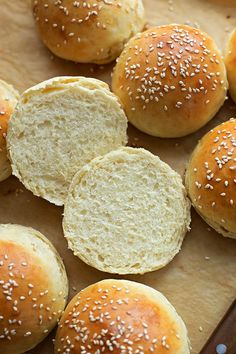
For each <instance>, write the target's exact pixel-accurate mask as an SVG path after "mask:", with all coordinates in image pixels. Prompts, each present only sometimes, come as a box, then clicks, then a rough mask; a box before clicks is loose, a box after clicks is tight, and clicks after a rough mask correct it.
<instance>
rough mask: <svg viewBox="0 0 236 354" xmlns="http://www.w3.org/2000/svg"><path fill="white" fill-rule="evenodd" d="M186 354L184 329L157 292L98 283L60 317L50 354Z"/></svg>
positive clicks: (124, 282) (133, 285)
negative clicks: (52, 352)
mask: <svg viewBox="0 0 236 354" xmlns="http://www.w3.org/2000/svg"><path fill="white" fill-rule="evenodd" d="M77 353H80V354H87V353H96V354H101V353H106V354H107V353H114V354H121V353H124V354H125V353H127V354H131V353H135V354H146V353H153V354H166V353H168V354H189V353H190V349H189V340H188V334H187V330H186V327H185V324H184V322H183V320H182V319H181V317H180V316H179V315H178V314H177V312H176V310H175V309H174V307H173V306H172V305H171V304H170V303H169V301H168V300H167V299H166V298H165V297H164V295H162V294H161V293H160V292H158V291H156V290H154V289H152V288H150V287H148V286H145V285H142V284H138V283H135V282H131V281H127V280H111V279H108V280H103V281H101V282H98V283H96V284H93V285H91V286H89V287H87V288H86V289H84V290H82V291H81V292H80V293H79V294H78V295H76V296H75V297H74V298H73V299H72V300H71V302H70V303H69V305H68V307H67V308H66V310H65V313H64V314H63V316H62V318H61V321H60V323H59V328H58V331H57V335H56V341H55V354H77Z"/></svg>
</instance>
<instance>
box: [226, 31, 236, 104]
mask: <svg viewBox="0 0 236 354" xmlns="http://www.w3.org/2000/svg"><path fill="white" fill-rule="evenodd" d="M225 64H226V69H227V75H228V80H229V92H230V96H231V97H232V99H233V100H234V102H236V29H235V30H234V31H233V32H232V33H231V35H230V37H229V39H228V42H227V50H226V55H225Z"/></svg>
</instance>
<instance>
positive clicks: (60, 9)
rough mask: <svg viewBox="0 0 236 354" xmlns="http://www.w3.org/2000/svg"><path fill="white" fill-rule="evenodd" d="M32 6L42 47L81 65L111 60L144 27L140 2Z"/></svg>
mask: <svg viewBox="0 0 236 354" xmlns="http://www.w3.org/2000/svg"><path fill="white" fill-rule="evenodd" d="M32 7H33V13H34V18H35V21H36V25H37V28H38V31H39V34H40V36H41V38H42V40H43V42H44V44H45V45H46V46H47V47H48V48H49V49H50V50H51V51H52V52H53V53H54V54H55V55H57V56H59V57H61V58H64V59H69V60H73V61H76V62H80V63H96V64H105V63H109V62H111V61H113V60H114V59H116V58H117V57H118V56H119V55H120V53H121V51H122V49H123V48H124V43H125V42H127V41H128V40H129V38H131V37H132V36H133V35H135V34H136V33H137V32H140V31H141V30H142V29H143V27H144V24H145V15H144V8H143V4H142V0H86V1H83V0H80V1H71V0H63V1H54V0H32Z"/></svg>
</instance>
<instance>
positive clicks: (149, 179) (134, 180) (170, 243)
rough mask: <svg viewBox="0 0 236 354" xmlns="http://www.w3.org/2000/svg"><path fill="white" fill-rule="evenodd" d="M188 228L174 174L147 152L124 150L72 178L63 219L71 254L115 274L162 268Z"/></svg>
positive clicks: (181, 192) (187, 209) (180, 185)
mask: <svg viewBox="0 0 236 354" xmlns="http://www.w3.org/2000/svg"><path fill="white" fill-rule="evenodd" d="M189 224H190V202H189V200H188V198H187V195H186V191H185V188H184V186H183V183H182V179H181V177H180V176H179V175H178V173H176V172H175V171H174V170H172V168H171V167H170V166H168V165H167V164H166V163H164V162H163V161H161V160H160V159H159V157H157V156H155V155H153V154H151V153H150V152H149V151H146V150H144V149H133V148H129V147H125V148H121V149H119V150H116V151H112V152H110V153H108V154H106V155H105V156H102V157H98V158H96V159H94V160H92V161H91V162H90V163H89V164H87V165H86V166H84V168H82V169H81V170H80V171H79V172H78V173H77V174H76V175H75V177H74V178H73V181H72V184H71V186H70V189H69V193H68V198H67V200H66V203H65V211H64V220H63V228H64V234H65V237H66V238H67V240H68V243H69V247H70V249H71V250H72V251H73V252H74V254H75V255H76V256H78V257H80V258H81V259H82V260H83V261H84V262H86V263H87V264H89V265H91V266H93V267H95V268H97V269H99V270H101V271H104V272H109V273H118V274H139V273H141V274H142V273H146V272H150V271H154V270H157V269H160V268H162V267H164V266H165V265H166V264H168V263H169V262H170V261H171V260H172V259H173V258H174V256H175V255H176V254H177V253H178V252H179V251H180V249H181V245H182V242H183V239H184V237H185V235H186V233H187V231H188V230H189Z"/></svg>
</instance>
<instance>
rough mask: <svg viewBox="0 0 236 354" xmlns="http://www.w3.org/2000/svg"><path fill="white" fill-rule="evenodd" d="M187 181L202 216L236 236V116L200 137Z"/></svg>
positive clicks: (226, 234) (193, 200)
mask: <svg viewBox="0 0 236 354" xmlns="http://www.w3.org/2000/svg"><path fill="white" fill-rule="evenodd" d="M185 184H186V188H187V191H188V195H189V197H190V199H191V201H192V204H193V206H194V208H195V209H196V211H197V212H198V213H199V214H200V215H201V216H202V218H203V219H204V220H205V221H206V222H207V223H208V224H209V225H210V226H211V227H213V228H214V229H215V230H216V231H217V232H219V233H220V234H222V235H223V236H225V237H231V238H236V119H231V120H229V121H226V122H224V123H222V124H220V125H218V126H217V127H215V128H214V129H213V130H211V131H210V132H209V133H208V134H206V135H205V136H204V137H203V138H202V139H201V140H200V142H199V144H198V145H197V147H196V148H195V150H194V151H193V154H192V156H191V159H190V161H189V164H188V168H187V171H186V177H185Z"/></svg>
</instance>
